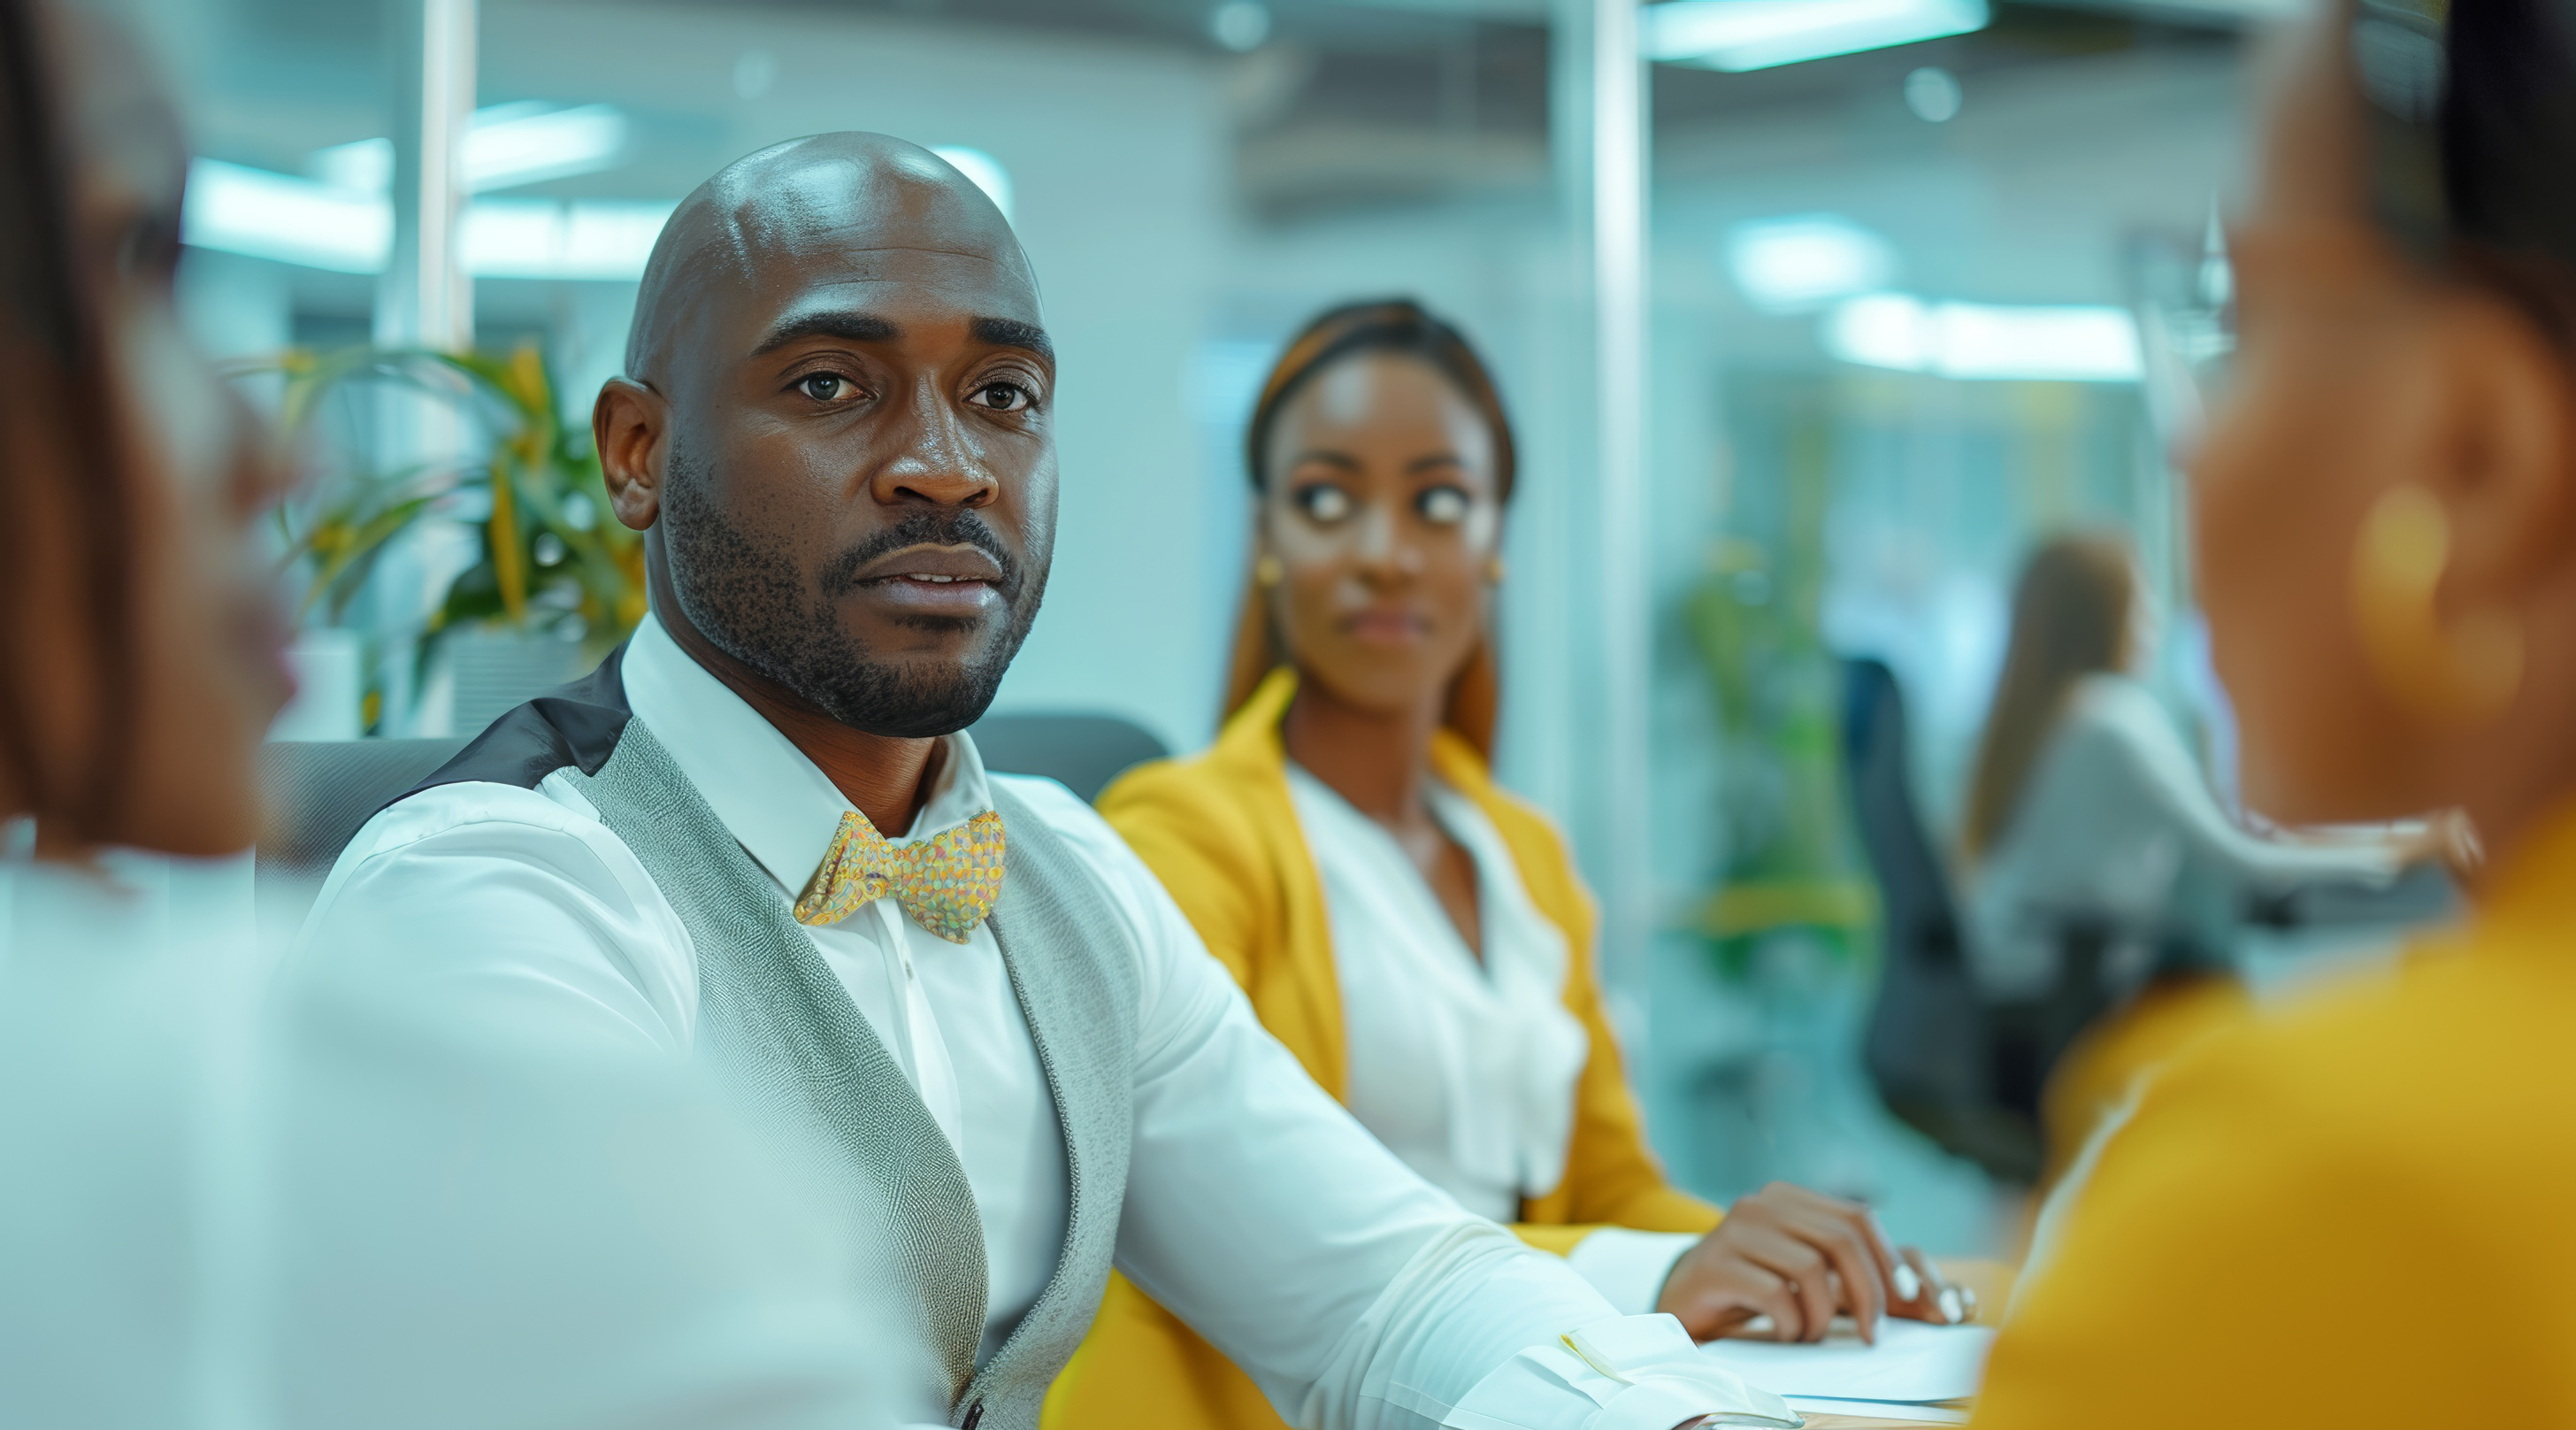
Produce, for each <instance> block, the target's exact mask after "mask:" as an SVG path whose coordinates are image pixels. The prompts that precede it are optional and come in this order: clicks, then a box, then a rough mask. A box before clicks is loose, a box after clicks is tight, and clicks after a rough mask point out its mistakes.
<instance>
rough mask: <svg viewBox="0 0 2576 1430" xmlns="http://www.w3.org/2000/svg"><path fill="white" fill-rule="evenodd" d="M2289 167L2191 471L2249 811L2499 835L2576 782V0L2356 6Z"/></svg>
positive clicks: (2273, 156)
mask: <svg viewBox="0 0 2576 1430" xmlns="http://www.w3.org/2000/svg"><path fill="white" fill-rule="evenodd" d="M2265 157H2266V163H2265V166H2264V182H2263V184H2262V188H2261V192H2260V199H2259V202H2258V203H2257V205H2256V207H2255V209H2254V211H2253V212H2252V213H2251V214H2250V215H2248V217H2247V220H2246V222H2244V223H2243V224H2242V225H2240V226H2239V228H2238V229H2237V231H2236V234H2235V240H2234V253H2235V258H2236V264H2237V270H2238V282H2237V292H2238V295H2239V307H2240V309H2241V313H2242V318H2241V327H2242V329H2243V335H2244V336H2243V344H2242V348H2241V351H2240V354H2239V362H2238V371H2239V376H2238V378H2237V390H2236V392H2235V393H2234V394H2233V395H2232V399H2231V401H2230V403H2229V405H2228V406H2227V408H2226V409H2225V410H2224V411H2223V412H2222V414H2221V417H2220V420H2219V422H2218V423H2217V425H2216V426H2215V428H2214V429H2213V432H2212V436H2211V439H2210V442H2209V445H2208V447H2207V449H2206V450H2205V451H2204V452H2203V453H2202V454H2201V455H2200V457H2199V459H2198V460H2197V461H2196V462H2195V463H2194V470H2193V476H2194V479H2195V481H2194V485H2195V492H2194V517H2195V521H2196V523H2197V526H2198V533H2197V535H2198V542H2197V547H2198V550H2197V579H2198V585H2199V589H2200V596H2201V598H2202V602H2203V605H2204V606H2205V607H2206V609H2207V610H2208V612H2209V617H2210V625H2211V636H2212V642H2213V647H2214V654H2215V657H2216V661H2217V665H2218V668H2219V672H2220V674H2221V676H2222V677H2223V678H2224V679H2225V681H2226V683H2227V687H2228V690H2229V692H2230V694H2231V695H2232V696H2233V698H2234V700H2235V703H2236V709H2237V713H2238V716H2239V718H2240V721H2241V724H2242V729H2243V737H2244V738H2243V748H2244V760H2243V765H2244V772H2245V782H2246V793H2247V796H2248V799H2249V802H2251V803H2252V804H2254V805H2255V806H2256V807H2257V808H2259V809H2261V810H2263V811H2264V812H2265V813H2267V814H2270V815H2272V816H2273V817H2275V818H2278V819H2281V820H2284V821H2288V822H2294V823H2307V822H2321V821H2366V820H2384V819H2391V818H2396V817H2399V816H2403V815H2409V814H2415V813H2420V812H2422V811H2425V810H2428V809H2433V808H2438V807H2443V806H2457V807H2459V808H2461V809H2464V810H2466V811H2467V812H2468V813H2469V814H2470V815H2471V816H2472V817H2473V818H2474V819H2475V821H2476V823H2477V825H2478V827H2479V828H2480V830H2481V831H2482V832H2483V833H2484V835H2485V836H2486V838H2487V839H2488V841H2489V843H2490V847H2491V848H2493V849H2495V850H2496V851H2497V852H2499V853H2501V852H2502V851H2503V849H2504V847H2505V846H2507V845H2509V844H2511V843H2512V842H2513V841H2514V840H2515V839H2516V838H2518V837H2519V836H2520V835H2521V834H2522V833H2523V832H2524V831H2526V830H2527V829H2528V828H2529V827H2530V825H2531V823H2532V822H2533V821H2534V820H2535V819H2536V818H2537V817H2538V816H2540V815H2541V814H2542V813H2543V812H2545V811H2546V810H2547V809H2548V808H2549V807H2550V806H2551V805H2553V804H2555V803H2557V802H2558V801H2560V800H2562V799H2564V798H2566V797H2567V796H2568V794H2569V793H2570V792H2576V742H2571V741H2570V740H2569V739H2568V738H2567V731H2568V730H2569V729H2570V728H2571V725H2576V658H2572V657H2571V655H2570V653H2571V652H2576V186H2571V184H2570V182H2569V180H2568V177H2567V176H2568V175H2569V174H2570V173H2571V172H2576V3H2569V0H2457V3H2447V4H2445V3H2434V2H2433V0H2421V3H2405V2H2404V0H2361V3H2350V0H2347V3H2345V4H2342V5H2339V6H2337V7H2334V9H2333V10H2332V11H2331V12H2330V15H2329V18H2327V19H2325V20H2324V21H2323V22H2321V23H2319V24H2318V25H2317V26H2315V27H2314V28H2313V29H2312V30H2311V31H2310V32H2309V41H2308V47H2307V49H2306V51H2305V53H2304V56H2303V58H2302V62H2301V64H2300V66H2299V68H2298V69H2297V71H2296V73H2295V75H2294V77H2293V83H2292V84H2291V85H2290V86H2289V88H2288V90H2287V91H2286V95H2285V101H2284V103H2283V104H2282V105H2281V106H2280V108H2279V112H2278V113H2277V115H2276V117H2275V120H2274V123H2273V125H2272V128H2271V133H2270V137H2269V146H2268V152H2267V154H2266V156H2265Z"/></svg>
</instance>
